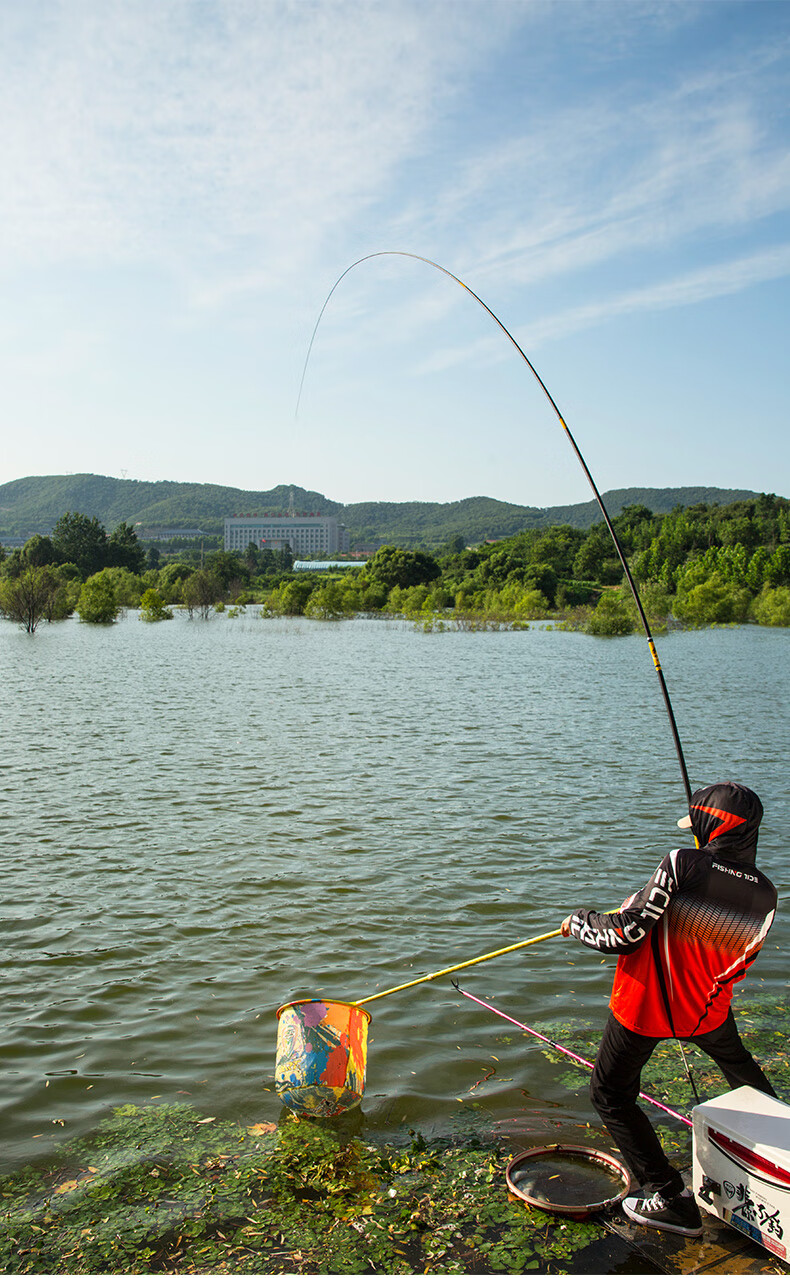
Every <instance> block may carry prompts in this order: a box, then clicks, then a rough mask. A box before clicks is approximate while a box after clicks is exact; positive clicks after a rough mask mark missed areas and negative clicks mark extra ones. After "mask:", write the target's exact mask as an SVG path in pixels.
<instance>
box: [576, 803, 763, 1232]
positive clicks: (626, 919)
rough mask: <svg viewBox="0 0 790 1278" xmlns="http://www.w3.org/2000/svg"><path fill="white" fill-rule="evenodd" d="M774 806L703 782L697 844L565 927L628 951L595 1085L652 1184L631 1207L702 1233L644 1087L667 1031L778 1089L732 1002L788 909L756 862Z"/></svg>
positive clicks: (690, 821) (632, 1165) (692, 822)
mask: <svg viewBox="0 0 790 1278" xmlns="http://www.w3.org/2000/svg"><path fill="white" fill-rule="evenodd" d="M762 815H763V806H762V804H761V802H760V800H759V798H758V797H757V795H756V794H755V793H754V791H753V790H749V789H747V787H746V786H743V785H738V784H736V783H735V782H730V781H728V782H725V783H722V784H718V785H710V786H706V787H705V788H704V789H702V790H697V791H696V792H695V793H694V794H693V795H692V796H691V803H690V805H689V813H688V816H685V817H683V818H682V819H681V820H680V821H678V825H679V826H680V828H681V829H690V830H691V831H692V833H693V835H694V837H695V839H696V842H697V847H696V848H678V849H676V850H675V851H674V852H670V853H669V855H668V856H666V857H665V858H664V860H663V861H662V862H661V864H660V865H659V866H658V869H657V870H656V871H655V873H654V875H653V877H652V878H651V879H650V882H649V883H647V884H646V886H645V887H644V888H642V890H641V891H639V892H635V893H634V895H633V896H631V897H629V898H628V900H627V901H625V902H624V904H623V906H622V908H621V909H620V910H619V911H618V912H617V913H615V914H596V913H595V912H594V911H593V910H575V911H574V913H573V914H570V915H568V917H567V918H566V919H565V920H564V921H563V924H562V934H563V936H574V937H576V939H577V940H579V941H581V943H582V944H583V945H587V946H589V947H590V949H593V950H597V951H598V952H599V953H601V954H616V955H617V956H618V960H617V970H616V972H615V978H614V984H613V987H612V996H611V999H610V1002H609V1008H610V1014H609V1019H608V1021H607V1024H606V1028H605V1029H604V1032H603V1038H602V1039H601V1045H600V1047H599V1049H598V1055H597V1057H596V1060H595V1067H594V1070H593V1075H592V1081H591V1083H590V1097H591V1099H592V1103H593V1105H594V1106H595V1108H596V1110H597V1111H598V1113H599V1114H600V1116H601V1118H602V1119H603V1121H604V1123H605V1125H606V1127H607V1129H608V1131H609V1133H610V1135H611V1136H612V1138H613V1139H614V1141H615V1143H616V1145H617V1146H618V1148H619V1149H620V1151H621V1153H622V1154H623V1157H624V1158H625V1160H626V1163H627V1164H628V1167H629V1169H630V1171H631V1174H632V1176H633V1177H634V1180H635V1181H636V1183H637V1184H638V1185H639V1186H641V1188H640V1190H639V1191H638V1192H637V1194H636V1195H635V1196H629V1197H627V1198H625V1200H624V1201H623V1208H624V1210H625V1212H626V1214H627V1215H628V1216H629V1217H630V1218H631V1219H632V1220H635V1221H637V1222H638V1223H639V1224H640V1225H647V1226H649V1227H651V1228H654V1229H664V1230H669V1231H671V1232H672V1233H676V1234H685V1235H687V1236H688V1237H691V1238H695V1237H698V1236H699V1235H700V1234H701V1233H702V1219H701V1217H700V1212H699V1208H698V1206H697V1204H696V1202H695V1201H694V1196H693V1194H692V1192H691V1190H690V1189H686V1188H684V1183H683V1178H682V1176H681V1174H680V1172H679V1171H677V1170H676V1169H675V1168H674V1167H673V1166H672V1164H671V1163H670V1162H669V1160H668V1158H667V1157H666V1155H665V1153H664V1151H663V1149H662V1148H661V1143H660V1141H659V1139H658V1136H657V1135H656V1133H655V1131H654V1129H653V1127H652V1125H651V1123H650V1121H649V1119H648V1118H647V1116H646V1114H645V1113H644V1112H643V1111H642V1110H641V1109H640V1108H639V1106H638V1105H637V1103H636V1102H637V1096H638V1095H639V1091H640V1087H641V1083H640V1079H641V1074H642V1069H643V1068H644V1066H645V1065H646V1064H647V1062H648V1060H649V1059H650V1056H651V1054H652V1052H653V1050H654V1048H655V1047H656V1044H657V1043H659V1042H660V1041H661V1039H664V1038H679V1039H684V1040H689V1041H691V1042H693V1043H694V1044H695V1045H696V1046H697V1047H701V1048H702V1050H703V1051H704V1052H706V1053H707V1054H708V1056H710V1057H712V1059H713V1060H714V1061H715V1063H716V1064H717V1065H718V1067H719V1069H720V1070H721V1072H722V1074H723V1075H724V1077H725V1078H726V1080H727V1082H728V1083H729V1085H730V1087H733V1088H735V1087H741V1086H743V1085H744V1084H746V1085H748V1086H750V1087H755V1088H757V1090H758V1091H761V1092H766V1093H767V1094H768V1095H769V1096H775V1095H776V1092H775V1091H774V1089H773V1088H772V1086H771V1084H770V1083H769V1081H768V1079H767V1078H766V1076H765V1074H764V1073H763V1071H762V1069H761V1068H760V1066H759V1065H758V1064H757V1062H756V1061H755V1059H754V1057H753V1056H752V1055H751V1053H750V1052H748V1051H747V1049H746V1048H745V1047H744V1045H743V1043H742V1042H741V1038H740V1035H739V1033H738V1029H737V1026H736V1024H735V1018H734V1016H733V1013H732V1008H731V1007H730V1001H731V999H732V987H733V985H734V984H735V982H736V981H739V980H741V979H742V978H743V976H744V975H745V973H746V969H747V968H748V967H749V966H750V965H751V964H752V963H753V962H754V960H755V958H756V957H757V954H758V952H759V950H760V948H761V946H762V944H763V942H764V940H765V938H766V936H767V934H768V929H769V928H770V926H771V923H772V922H773V918H774V912H775V910H776V889H775V887H774V885H773V884H772V883H771V882H770V881H769V880H768V879H767V878H766V877H765V875H764V874H762V873H761V872H760V871H759V870H758V869H757V867H756V865H755V854H756V848H757V832H758V828H759V825H760V821H761V819H762Z"/></svg>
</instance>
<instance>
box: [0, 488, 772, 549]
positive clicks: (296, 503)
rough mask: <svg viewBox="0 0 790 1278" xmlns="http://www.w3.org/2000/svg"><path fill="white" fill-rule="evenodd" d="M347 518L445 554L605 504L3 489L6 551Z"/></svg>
mask: <svg viewBox="0 0 790 1278" xmlns="http://www.w3.org/2000/svg"><path fill="white" fill-rule="evenodd" d="M758 496H759V494H758V493H755V492H751V491H750V490H747V489H739V488H738V489H736V488H615V489H612V490H611V491H610V492H607V493H604V494H603V498H604V502H605V504H606V508H607V510H608V511H609V513H610V514H611V515H617V514H619V512H620V511H621V510H622V509H623V507H624V506H633V505H637V504H639V505H644V506H647V507H649V509H650V510H652V511H654V512H655V513H656V514H666V513H668V512H669V511H670V510H673V509H674V508H675V507H676V506H695V505H697V504H699V503H701V502H704V503H706V504H708V505H713V504H715V503H718V504H719V505H722V506H726V505H730V504H731V503H732V502H735V501H751V500H754V499H755V498H756V497H758ZM290 509H294V510H295V511H296V512H297V514H304V513H308V512H312V513H315V514H322V515H337V517H338V518H339V519H340V520H341V522H342V523H344V524H345V525H346V526H347V528H348V529H349V531H350V533H351V544H352V547H353V546H355V545H357V546H361V545H375V544H376V543H380V542H394V543H396V544H398V545H403V546H414V545H418V544H419V545H426V546H439V545H441V544H443V543H444V542H446V541H448V540H449V539H450V538H452V537H458V536H460V537H463V538H464V540H465V541H466V542H469V543H474V542H479V541H484V540H485V539H486V538H498V537H508V536H511V535H512V534H513V533H516V532H519V531H520V529H522V528H544V527H548V526H550V525H551V524H572V525H573V526H574V527H575V528H589V527H590V526H591V525H592V524H594V523H597V522H598V520H599V519H600V518H601V514H600V511H599V509H598V505H597V503H596V502H595V501H588V502H580V503H577V504H576V505H572V506H547V507H538V506H518V505H514V504H513V503H512V502H504V501H497V500H496V498H494V497H466V498H464V500H462V501H454V502H427V501H414V502H357V503H354V504H352V505H348V506H344V505H342V503H340V502H337V501H331V500H329V498H327V497H325V496H324V495H323V493H317V492H310V491H309V490H307V489H304V488H299V487H298V486H297V485H296V484H293V485H290V484H279V485H277V487H275V488H269V489H266V490H262V491H251V490H248V489H243V488H225V487H223V486H222V485H220V484H186V483H184V484H180V483H175V482H172V481H170V480H157V481H151V482H148V481H145V480H139V479H111V478H109V477H108V476H106V475H33V476H28V477H27V478H26V479H15V480H12V481H11V482H10V483H7V484H2V485H0V542H2V541H3V537H4V535H5V536H6V537H31V536H32V535H33V533H36V532H40V533H46V532H49V531H50V530H51V529H52V527H53V525H54V524H55V522H56V521H57V520H58V519H59V518H60V516H61V515H62V514H64V513H65V512H66V511H67V510H71V511H79V512H80V513H81V514H84V515H89V516H93V515H96V516H97V518H98V519H99V520H100V521H101V523H103V524H104V526H105V527H106V528H107V529H108V531H111V530H112V529H113V528H115V527H116V526H117V525H118V524H120V523H124V522H126V523H129V524H133V525H140V529H141V531H142V530H143V529H150V528H152V527H155V526H157V525H158V526H160V527H161V526H166V527H169V528H195V527H198V528H201V529H202V530H203V531H204V532H205V533H209V534H212V533H219V532H221V531H222V527H223V520H224V519H225V517H226V516H227V515H246V514H264V513H266V514H275V513H278V514H287V513H288V511H289V510H290Z"/></svg>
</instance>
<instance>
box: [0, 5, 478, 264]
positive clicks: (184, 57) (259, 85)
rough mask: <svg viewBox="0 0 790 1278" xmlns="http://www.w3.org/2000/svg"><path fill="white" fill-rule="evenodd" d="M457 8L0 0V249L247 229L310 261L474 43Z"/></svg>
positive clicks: (187, 239)
mask: <svg viewBox="0 0 790 1278" xmlns="http://www.w3.org/2000/svg"><path fill="white" fill-rule="evenodd" d="M14 10H16V11H14ZM471 19H472V14H471V12H470V14H469V17H468V18H467V17H465V15H464V6H460V7H458V8H456V7H454V8H453V13H452V14H450V13H449V11H448V10H447V9H446V8H444V7H441V8H438V9H437V7H436V6H434V5H427V6H424V5H420V4H419V3H417V0H399V2H398V3H393V4H388V5H382V6H373V5H371V6H365V7H360V6H358V5H349V4H347V3H343V2H342V0H302V2H301V3H299V4H288V3H283V2H279V0H278V2H274V0H263V2H261V0H254V2H253V0H213V2H207V3H204V4H200V5H196V4H194V3H193V0H169V3H168V4H166V5H162V4H161V3H159V2H158V0H139V2H138V3H135V4H134V5H129V4H128V3H126V2H125V0H95V2H91V0H86V3H84V4H82V5H79V6H75V5H74V4H72V3H67V2H66V0H27V3H26V4H25V5H24V6H16V7H14V6H5V7H4V11H3V17H2V19H0V21H2V27H3V30H2V37H3V38H2V41H0V43H1V44H2V48H3V50H4V52H3V53H2V55H1V56H2V75H0V137H2V147H3V153H4V181H3V184H2V194H0V225H2V251H3V253H4V255H5V258H6V261H7V262H10V263H12V264H14V263H18V262H19V261H20V259H25V260H31V261H32V260H36V261H41V260H42V258H43V259H45V260H54V261H57V260H62V259H66V260H68V259H80V260H85V259H94V260H96V259H100V258H102V257H104V258H107V257H112V258H121V259H123V258H126V259H127V260H128V259H132V260H140V258H142V257H145V256H146V255H148V256H150V257H156V256H157V255H158V254H160V253H162V252H163V250H167V251H169V252H171V253H172V252H178V253H180V254H181V255H182V256H183V257H185V258H189V256H190V254H191V255H192V256H193V258H198V257H199V255H200V254H201V253H203V254H211V255H217V256H218V257H220V258H221V257H222V255H223V254H224V255H226V256H230V254H229V249H230V247H231V246H234V245H238V244H239V243H244V242H245V241H246V242H247V243H248V245H250V246H252V247H254V249H255V250H256V252H257V254H258V255H259V257H261V258H265V260H266V262H267V269H268V270H270V271H273V272H276V271H277V270H278V268H279V269H281V268H282V265H283V263H282V260H281V257H282V255H285V256H286V257H287V258H288V259H289V260H290V259H291V258H294V259H296V260H298V259H299V258H300V257H302V258H303V259H305V260H306V259H307V258H308V257H309V254H310V251H311V249H313V248H314V247H315V245H316V243H317V242H319V241H321V240H322V239H323V237H326V236H327V235H330V234H331V233H332V232H333V230H334V229H335V228H338V227H342V226H343V225H344V224H345V223H346V222H347V221H348V220H349V219H350V218H359V216H360V214H361V213H362V212H364V210H365V209H366V208H369V207H370V206H371V205H372V204H374V203H375V202H376V201H377V200H379V199H381V198H382V194H383V193H384V192H386V191H387V189H388V186H389V183H390V182H391V181H392V177H393V174H394V172H395V171H396V170H397V167H398V165H399V164H400V163H401V162H402V161H403V159H404V157H405V156H406V155H409V156H413V155H414V154H415V153H419V151H420V149H421V147H422V146H423V145H427V143H426V142H425V141H424V139H425V138H426V136H427V134H428V133H429V132H430V126H431V123H432V122H433V120H434V119H435V118H436V115H437V113H439V112H441V111H442V109H444V107H445V106H446V102H447V99H448V97H451V96H452V94H453V93H454V92H455V91H456V88H457V84H458V79H457V77H458V75H459V68H460V67H462V66H463V64H464V63H465V61H466V60H467V59H468V58H469V57H471V56H473V54H472V47H474V51H475V53H474V56H477V55H478V53H479V48H480V40H481V31H480V30H479V29H478V30H477V33H476V38H475V42H474V46H472V45H471V44H470V41H469V27H470V20H471ZM478 19H479V15H475V16H474V21H473V22H472V25H475V26H476V27H478V28H479V26H480V24H479V20H478ZM501 25H502V24H501V23H495V28H496V27H497V26H501ZM491 38H495V36H494V35H493V33H492V36H491Z"/></svg>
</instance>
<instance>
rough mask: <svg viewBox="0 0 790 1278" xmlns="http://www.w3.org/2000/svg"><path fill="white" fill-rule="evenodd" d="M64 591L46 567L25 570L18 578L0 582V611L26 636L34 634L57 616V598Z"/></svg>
mask: <svg viewBox="0 0 790 1278" xmlns="http://www.w3.org/2000/svg"><path fill="white" fill-rule="evenodd" d="M63 589H64V587H63V582H62V581H61V580H60V578H59V577H58V576H57V573H56V572H55V571H54V570H53V569H52V568H50V567H49V566H47V565H42V566H41V567H38V568H35V567H33V568H26V569H25V570H24V571H23V572H21V573H20V574H19V576H18V577H7V578H5V579H4V580H2V581H0V611H2V612H3V613H4V614H5V616H6V617H8V618H9V619H10V620H11V621H18V622H19V624H20V625H21V626H22V627H23V629H24V630H26V631H27V633H28V634H29V635H32V634H35V632H36V629H37V628H38V625H39V623H40V622H42V621H44V620H45V619H46V620H48V621H51V620H52V619H53V617H54V616H55V615H57V612H58V609H57V598H58V594H59V592H62V591H63ZM64 615H65V614H64Z"/></svg>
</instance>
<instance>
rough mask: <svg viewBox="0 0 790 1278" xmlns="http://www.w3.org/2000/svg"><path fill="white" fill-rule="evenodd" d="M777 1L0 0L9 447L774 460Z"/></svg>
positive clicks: (789, 362)
mask: <svg viewBox="0 0 790 1278" xmlns="http://www.w3.org/2000/svg"><path fill="white" fill-rule="evenodd" d="M789 72H790V5H788V4H787V3H783V2H781V0H776V2H774V0H772V2H769V3H764V2H763V0H746V2H745V3H730V2H729V0H704V2H703V3H695V2H694V0H683V2H682V3H673V2H664V0H660V2H656V3H647V2H646V0H645V2H643V0H563V2H561V3H546V2H544V0H535V2H533V0H483V2H478V0H440V2H439V3H433V2H432V0H379V2H378V3H372V2H368V3H361V2H360V0H356V2H354V3H349V2H348V0H292V2H290V3H285V2H278V3H274V2H270V0H166V2H164V3H163V0H25V4H24V5H21V4H19V3H17V0H0V140H1V142H2V153H3V173H4V178H3V183H2V188H1V189H0V290H1V293H0V296H1V297H2V306H0V406H1V408H2V421H3V428H4V429H3V434H4V444H3V448H2V452H1V453H0V482H5V481H7V480H11V479H17V478H21V477H22V476H25V475H31V474H60V473H64V472H69V471H74V472H77V471H92V472H95V473H97V474H108V475H115V476H124V475H125V476H126V477H128V478H133V479H176V480H190V481H211V482H217V483H222V484H229V485H236V486H239V487H245V488H269V487H271V486H273V485H275V484H281V483H282V484H298V485H300V486H303V487H305V488H314V489H317V490H319V491H321V492H323V493H325V494H326V495H327V496H328V497H330V498H332V499H334V500H337V501H343V502H355V501H364V500H389V501H408V500H435V501H452V500H456V499H459V498H462V497H467V496H474V495H478V494H485V495H488V496H492V497H497V498H500V499H502V500H508V501H514V502H519V503H524V504H528V505H536V506H546V505H553V504H557V503H562V502H574V501H585V500H587V499H588V498H589V496H590V493H589V490H588V488H587V485H586V481H585V479H584V477H583V475H582V473H581V470H580V469H579V467H578V464H577V462H576V461H575V459H574V458H573V455H572V453H571V451H570V449H569V448H568V445H567V442H566V441H565V439H564V437H563V434H562V431H561V430H560V427H559V425H558V424H557V422H556V419H555V418H554V417H553V415H552V413H551V410H550V408H549V406H548V404H547V402H546V401H545V399H544V398H543V396H542V394H541V392H540V391H539V388H538V387H537V385H536V384H535V383H534V381H533V379H532V378H531V375H530V374H529V371H528V369H527V368H526V365H524V364H523V362H522V361H521V360H520V359H519V358H518V356H517V355H516V354H515V352H514V351H513V349H512V347H511V346H510V344H509V343H508V342H507V341H506V339H505V338H504V337H503V336H502V335H501V333H499V331H498V330H497V329H496V327H495V326H494V325H493V324H492V322H491V320H490V319H489V318H488V317H487V316H486V315H485V314H484V312H483V311H482V310H481V309H480V308H479V307H477V306H476V305H475V303H474V302H473V300H472V299H470V298H469V296H468V295H467V294H465V293H464V291H463V290H462V289H460V288H458V287H457V285H455V284H454V283H453V282H452V281H451V280H448V279H447V278H446V277H444V276H442V275H441V274H440V273H438V272H436V271H433V270H432V269H431V268H430V267H428V266H426V265H424V264H422V263H418V262H414V261H411V260H408V259H406V258H402V257H383V258H376V259H374V260H372V261H367V262H364V263H362V264H361V265H359V266H358V267H355V268H354V270H352V271H351V272H350V273H349V274H348V275H347V276H346V278H345V279H344V280H343V281H342V283H341V285H340V286H339V287H338V289H337V290H336V292H335V293H334V295H333V297H332V299H331V301H330V303H329V306H328V307H327V310H326V312H325V314H324V317H323V320H322V323H321V325H320V327H319V330H318V334H317V337H316V341H315V345H314V348H313V353H312V356H311V360H310V364H309V367H308V371H307V377H306V381H305V385H304V391H303V395H302V400H301V404H300V409H299V415H298V418H297V417H296V416H295V406H296V396H297V392H298V388H299V381H300V377H301V374H302V366H303V362H304V359H305V355H306V351H307V346H308V343H309V340H310V335H311V332H312V329H313V325H314V323H315V320H316V318H317V315H318V313H319V311H320V308H321V306H322V304H323V302H324V299H325V298H326V296H327V294H328V292H329V290H330V289H331V288H332V285H333V284H334V283H335V281H336V280H337V279H338V277H339V276H340V275H341V273H342V272H343V271H345V270H346V268H347V267H348V266H349V265H350V264H351V263H352V262H354V261H356V260H357V259H358V258H361V257H363V256H365V255H367V254H371V253H376V252H381V251H384V250H402V251H405V252H411V253H415V254H420V255H422V256H425V257H428V258H431V259H433V260H435V261H437V262H439V263H441V264H442V265H443V266H444V267H446V268H447V269H448V270H450V271H452V272H453V273H454V274H456V275H458V276H460V277H461V278H462V279H463V280H465V281H466V283H467V284H468V285H469V286H470V288H472V289H474V291H475V292H476V293H478V294H479V295H480V296H481V297H482V298H483V299H484V301H485V302H486V303H487V304H488V305H489V306H490V307H491V308H492V310H493V311H495V312H496V314H497V315H498V316H499V317H500V319H501V320H502V322H503V323H504V324H505V325H506V326H507V327H508V328H509V329H510V330H511V331H512V333H513V334H514V336H515V337H516V338H517V340H518V341H519V342H520V343H521V345H522V346H523V347H524V349H525V350H526V352H527V354H528V355H529V356H530V357H531V358H532V359H533V361H534V363H535V365H536V367H537V369H538V371H539V372H540V374H541V376H542V377H543V379H544V381H545V382H546V384H547V386H548V388H549V390H550V391H551V393H552V395H553V396H554V398H555V400H556V401H557V403H558V405H559V407H560V409H561V411H562V412H563V414H564V416H565V418H566V420H567V422H568V425H569V427H570V429H571V430H572V432H573V434H574V436H575V438H576V440H577V442H578V444H579V446H580V448H581V449H582V452H583V453H584V455H585V457H586V459H587V462H588V465H589V467H590V469H591V471H592V473H593V475H594V477H595V479H596V482H597V483H598V485H599V487H600V488H601V490H602V491H605V490H607V489H610V488H619V487H628V486H649V487H665V486H676V485H687V484H695V485H696V484H705V485H714V486H717V487H722V488H735V487H745V488H752V489H756V490H758V491H773V492H776V493H778V494H780V495H783V496H790V443H789V442H788V438H789V432H788V425H789V423H788V406H789V405H790V359H788V355H787V331H788V324H787V320H788V300H789V298H790V228H789V227H788V208H789V207H790V150H789V149H788V139H789V138H790V127H789V121H788V105H789V102H790V95H788V92H787V85H788V83H790V74H789Z"/></svg>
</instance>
